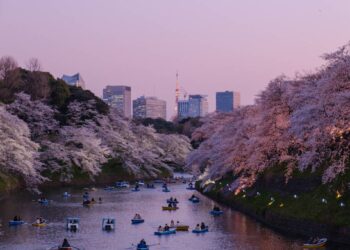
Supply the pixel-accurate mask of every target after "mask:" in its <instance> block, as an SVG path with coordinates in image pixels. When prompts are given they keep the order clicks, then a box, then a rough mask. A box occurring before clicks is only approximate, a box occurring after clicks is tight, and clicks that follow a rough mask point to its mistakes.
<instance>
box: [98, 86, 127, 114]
mask: <svg viewBox="0 0 350 250" xmlns="http://www.w3.org/2000/svg"><path fill="white" fill-rule="evenodd" d="M103 100H104V101H105V102H106V103H107V104H108V105H109V106H111V107H114V108H116V109H117V110H118V111H119V112H120V113H121V114H122V115H124V116H125V117H131V87H129V86H117V85H114V86H111V85H108V86H106V87H105V88H104V89H103Z"/></svg>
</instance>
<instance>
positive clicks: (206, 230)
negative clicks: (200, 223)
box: [192, 227, 208, 234]
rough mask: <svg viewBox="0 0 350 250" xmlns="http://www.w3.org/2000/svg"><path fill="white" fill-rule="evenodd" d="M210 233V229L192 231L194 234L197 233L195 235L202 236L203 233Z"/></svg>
mask: <svg viewBox="0 0 350 250" xmlns="http://www.w3.org/2000/svg"><path fill="white" fill-rule="evenodd" d="M206 232H208V227H206V228H204V229H193V230H192V233H195V234H201V233H206Z"/></svg>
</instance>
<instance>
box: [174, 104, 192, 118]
mask: <svg viewBox="0 0 350 250" xmlns="http://www.w3.org/2000/svg"><path fill="white" fill-rule="evenodd" d="M189 108H190V103H189V101H188V100H180V101H178V102H177V117H178V119H180V120H181V119H184V118H187V117H188V116H189V113H188V111H189Z"/></svg>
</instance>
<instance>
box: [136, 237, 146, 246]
mask: <svg viewBox="0 0 350 250" xmlns="http://www.w3.org/2000/svg"><path fill="white" fill-rule="evenodd" d="M137 247H138V248H142V247H147V243H146V241H145V240H144V239H142V240H141V241H140V243H139V244H137Z"/></svg>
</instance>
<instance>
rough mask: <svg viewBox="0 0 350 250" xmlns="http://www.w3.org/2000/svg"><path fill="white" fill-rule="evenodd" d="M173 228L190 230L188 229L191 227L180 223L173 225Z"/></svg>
mask: <svg viewBox="0 0 350 250" xmlns="http://www.w3.org/2000/svg"><path fill="white" fill-rule="evenodd" d="M171 228H175V229H176V231H188V229H189V228H190V227H189V226H187V225H178V226H175V227H171Z"/></svg>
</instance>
